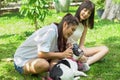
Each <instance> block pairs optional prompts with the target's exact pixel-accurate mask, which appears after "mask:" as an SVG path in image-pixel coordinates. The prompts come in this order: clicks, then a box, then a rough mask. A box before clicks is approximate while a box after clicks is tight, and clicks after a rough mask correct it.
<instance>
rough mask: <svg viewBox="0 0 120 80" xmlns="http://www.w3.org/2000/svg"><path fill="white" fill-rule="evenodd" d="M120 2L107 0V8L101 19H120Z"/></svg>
mask: <svg viewBox="0 0 120 80" xmlns="http://www.w3.org/2000/svg"><path fill="white" fill-rule="evenodd" d="M119 8H120V4H117V3H116V4H115V3H114V2H113V1H112V0H106V4H105V10H104V12H103V15H102V17H101V19H109V20H114V19H116V18H117V19H118V20H120V9H119Z"/></svg>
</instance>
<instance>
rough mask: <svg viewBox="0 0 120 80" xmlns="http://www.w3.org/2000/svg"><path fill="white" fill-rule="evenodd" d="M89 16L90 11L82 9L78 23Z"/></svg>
mask: <svg viewBox="0 0 120 80" xmlns="http://www.w3.org/2000/svg"><path fill="white" fill-rule="evenodd" d="M90 15H91V11H90V10H89V9H87V8H83V9H82V10H81V12H80V15H79V16H80V19H81V20H80V21H82V20H86V19H88V18H89V17H90Z"/></svg>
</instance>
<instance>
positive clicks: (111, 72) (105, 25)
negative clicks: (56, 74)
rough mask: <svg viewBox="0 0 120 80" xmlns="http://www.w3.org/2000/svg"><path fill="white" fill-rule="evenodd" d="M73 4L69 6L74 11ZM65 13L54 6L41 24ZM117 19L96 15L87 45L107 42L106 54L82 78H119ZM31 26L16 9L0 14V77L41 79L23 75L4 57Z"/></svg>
mask: <svg viewBox="0 0 120 80" xmlns="http://www.w3.org/2000/svg"><path fill="white" fill-rule="evenodd" d="M75 10H76V7H74V8H73V7H71V8H70V13H72V14H74V13H75ZM65 14H66V13H58V14H56V12H55V10H52V11H51V15H48V16H47V17H46V18H45V21H44V23H42V22H39V25H40V26H44V25H48V24H50V23H52V22H59V21H60V19H61V17H62V16H64V15H65ZM119 26H120V22H119V21H109V20H101V19H100V18H99V17H98V16H97V15H96V16H95V28H94V29H93V30H88V33H87V36H86V43H85V45H86V46H87V47H91V46H98V45H106V46H107V47H108V48H109V54H108V55H107V56H105V57H104V59H102V60H100V61H98V62H97V63H95V64H93V65H91V69H90V71H88V72H86V73H87V74H88V77H81V79H82V80H120V74H119V73H120V58H119V56H120V27H119ZM34 31H35V28H34V26H33V25H32V24H31V21H30V20H29V19H28V18H25V17H23V16H21V15H20V14H19V13H9V14H4V15H2V16H0V80H40V79H37V78H35V77H32V76H23V75H20V74H19V73H18V72H16V71H15V70H14V66H13V62H12V61H6V59H7V58H13V55H14V53H15V50H16V48H17V47H18V46H19V45H20V44H21V43H22V42H23V41H24V40H25V39H26V38H27V37H28V36H29V35H30V34H32V33H33V32H34Z"/></svg>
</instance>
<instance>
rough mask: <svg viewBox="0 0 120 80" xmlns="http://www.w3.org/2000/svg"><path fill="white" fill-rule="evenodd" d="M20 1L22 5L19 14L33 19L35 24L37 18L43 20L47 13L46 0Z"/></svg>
mask: <svg viewBox="0 0 120 80" xmlns="http://www.w3.org/2000/svg"><path fill="white" fill-rule="evenodd" d="M22 2H23V5H22V7H21V8H20V12H21V14H23V15H24V16H27V17H28V18H30V19H31V20H33V22H34V24H35V25H36V24H37V20H40V21H42V22H43V21H44V19H45V17H46V15H47V14H48V6H47V2H46V0H22ZM37 26H38V25H37ZM37 26H36V27H37Z"/></svg>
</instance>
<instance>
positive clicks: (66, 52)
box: [63, 46, 73, 58]
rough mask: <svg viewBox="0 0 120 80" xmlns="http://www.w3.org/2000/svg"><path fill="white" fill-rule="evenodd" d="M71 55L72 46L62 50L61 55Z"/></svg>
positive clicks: (68, 56) (69, 56) (65, 56)
mask: <svg viewBox="0 0 120 80" xmlns="http://www.w3.org/2000/svg"><path fill="white" fill-rule="evenodd" d="M72 56H73V51H72V46H70V47H68V48H67V49H66V50H65V51H64V52H63V57H64V58H71V57H72Z"/></svg>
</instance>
